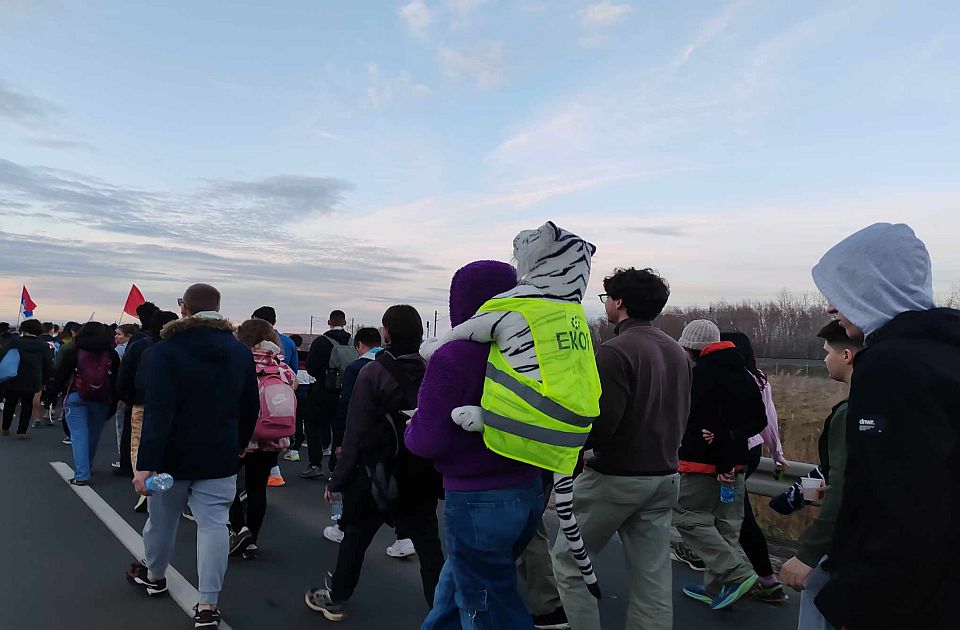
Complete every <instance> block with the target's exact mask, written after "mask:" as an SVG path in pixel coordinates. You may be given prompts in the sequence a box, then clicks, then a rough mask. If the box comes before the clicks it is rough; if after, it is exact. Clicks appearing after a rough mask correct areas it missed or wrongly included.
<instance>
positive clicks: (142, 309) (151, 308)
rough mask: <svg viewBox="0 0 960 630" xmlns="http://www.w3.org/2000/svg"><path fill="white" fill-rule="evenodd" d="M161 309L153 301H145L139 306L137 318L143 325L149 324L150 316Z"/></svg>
mask: <svg viewBox="0 0 960 630" xmlns="http://www.w3.org/2000/svg"><path fill="white" fill-rule="evenodd" d="M159 311H160V309H159V308H157V305H156V304H154V303H153V302H144V303H143V304H141V305H140V306H138V307H137V319H139V320H140V323H141V324H142V325H143V326H148V325H149V324H150V318H151V317H153V314H154V313H156V312H159Z"/></svg>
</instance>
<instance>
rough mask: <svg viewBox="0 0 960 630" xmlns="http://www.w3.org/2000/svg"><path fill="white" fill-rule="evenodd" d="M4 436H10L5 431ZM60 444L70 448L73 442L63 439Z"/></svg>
mask: <svg viewBox="0 0 960 630" xmlns="http://www.w3.org/2000/svg"><path fill="white" fill-rule="evenodd" d="M4 435H10V432H9V431H7V432H6V433H4ZM61 444H66V445H67V446H70V445H71V444H73V442H71V441H70V438H63V441H62V442H61Z"/></svg>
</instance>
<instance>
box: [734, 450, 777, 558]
mask: <svg viewBox="0 0 960 630" xmlns="http://www.w3.org/2000/svg"><path fill="white" fill-rule="evenodd" d="M762 451H763V446H762V445H757V446H754V447H753V448H752V449H750V459H749V460H748V461H747V470H746V475H745V478H746V479H749V478H750V475H752V474H753V472H754V471H755V470H756V469H757V466H759V465H760V455H761V453H762ZM740 546H741V547H742V548H743V552H744V553H745V554H747V559H749V560H750V564H752V565H753V570H754V571H756V572H757V575H759V576H760V577H766V576H768V575H773V567H772V566H771V565H770V550H769V549H767V539H766V538H764V536H763V531H762V530H761V529H760V526H759V525H758V524H757V519H756V518H755V517H754V516H753V508H752V507H751V505H750V497H749V495H748V494H747V493H746V492H744V493H743V524H742V525H741V526H740Z"/></svg>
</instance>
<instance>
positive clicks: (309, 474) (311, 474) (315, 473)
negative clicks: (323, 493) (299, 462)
mask: <svg viewBox="0 0 960 630" xmlns="http://www.w3.org/2000/svg"><path fill="white" fill-rule="evenodd" d="M325 476H326V475H325V474H324V472H323V469H322V468H320V467H319V466H308V467H307V469H306V470H304V471H303V472H302V473H300V477H301V478H302V479H319V478H320V477H325Z"/></svg>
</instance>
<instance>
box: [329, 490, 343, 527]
mask: <svg viewBox="0 0 960 630" xmlns="http://www.w3.org/2000/svg"><path fill="white" fill-rule="evenodd" d="M341 516H343V495H342V494H340V493H339V492H334V493H333V501H332V502H331V503H330V520H331V521H339V520H340V517H341Z"/></svg>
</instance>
